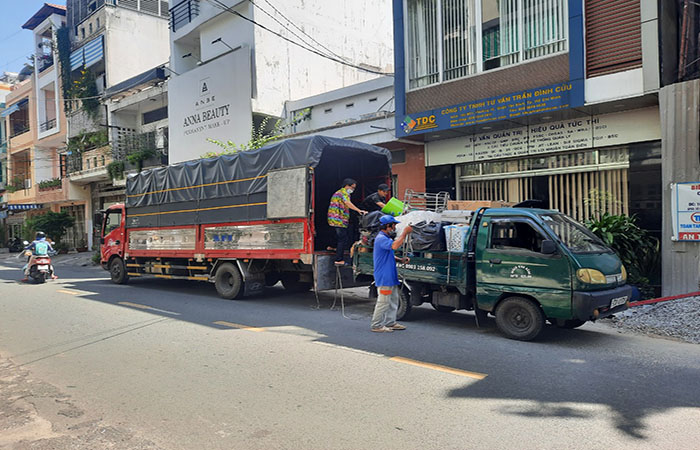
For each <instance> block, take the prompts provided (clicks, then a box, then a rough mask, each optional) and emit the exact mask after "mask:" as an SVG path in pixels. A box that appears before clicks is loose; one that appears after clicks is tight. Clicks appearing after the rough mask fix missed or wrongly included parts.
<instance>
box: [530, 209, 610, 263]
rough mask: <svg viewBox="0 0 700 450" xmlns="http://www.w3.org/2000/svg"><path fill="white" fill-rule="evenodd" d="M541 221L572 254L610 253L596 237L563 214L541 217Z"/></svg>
mask: <svg viewBox="0 0 700 450" xmlns="http://www.w3.org/2000/svg"><path fill="white" fill-rule="evenodd" d="M541 217H542V220H544V223H545V224H547V227H549V229H550V230H552V231H553V232H554V234H556V235H557V237H558V238H559V239H561V242H562V243H563V244H564V245H566V246H567V247H568V248H569V250H571V251H572V252H573V253H610V252H611V250H610V249H609V248H608V247H606V246H605V244H604V243H603V241H601V240H600V238H599V237H598V236H596V235H595V234H593V233H591V232H590V231H589V230H588V229H586V228H585V227H583V226H581V225H580V224H578V223H576V222H574V221H573V220H571V219H570V218H569V217H567V216H565V215H564V214H546V215H542V216H541Z"/></svg>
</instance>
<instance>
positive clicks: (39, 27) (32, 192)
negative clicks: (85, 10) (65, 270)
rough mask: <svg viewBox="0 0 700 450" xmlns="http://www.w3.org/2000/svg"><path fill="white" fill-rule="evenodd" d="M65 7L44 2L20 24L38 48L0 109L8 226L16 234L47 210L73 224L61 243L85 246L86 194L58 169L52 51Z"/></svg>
mask: <svg viewBox="0 0 700 450" xmlns="http://www.w3.org/2000/svg"><path fill="white" fill-rule="evenodd" d="M65 13H66V11H65V8H64V7H62V6H56V5H51V4H44V6H42V7H41V8H40V9H39V10H38V11H37V12H36V13H35V14H34V15H33V16H32V17H31V18H30V19H29V20H28V21H27V22H26V23H25V24H24V25H23V28H24V29H28V30H31V31H32V33H33V35H32V39H33V42H34V46H35V48H36V53H35V54H34V58H33V59H34V61H33V62H34V70H33V73H32V74H31V76H30V77H28V78H27V79H25V80H24V81H22V82H20V83H18V84H16V85H15V86H13V89H12V91H11V92H10V94H9V95H8V96H7V97H6V102H7V108H6V109H5V111H3V113H2V114H3V115H4V116H5V126H6V129H7V130H8V137H9V139H8V181H9V182H8V186H7V190H8V191H9V192H10V193H9V195H7V203H8V204H7V210H8V213H9V216H8V218H7V225H8V227H9V231H10V233H9V234H10V237H14V236H19V235H20V233H21V230H22V226H23V225H25V222H26V219H28V218H30V217H31V216H33V215H36V214H41V213H44V212H46V211H53V212H66V213H68V214H69V215H71V216H73V217H74V219H75V225H74V226H73V227H71V229H69V230H68V232H67V235H66V236H65V237H64V238H63V243H64V244H65V245H66V246H67V247H69V248H87V247H88V233H87V229H86V217H85V208H86V204H87V201H88V199H89V192H85V191H84V190H82V189H80V188H79V187H77V186H74V185H73V184H71V183H70V181H69V180H68V179H67V178H65V176H64V174H63V173H62V171H61V159H60V156H59V154H60V152H61V151H62V149H63V147H64V146H65V140H66V129H67V123H66V118H65V114H64V109H63V102H62V100H61V90H62V84H61V77H60V75H59V73H60V69H59V66H60V64H59V58H58V55H57V52H56V48H57V33H58V30H59V29H61V28H62V27H63V26H64V25H65Z"/></svg>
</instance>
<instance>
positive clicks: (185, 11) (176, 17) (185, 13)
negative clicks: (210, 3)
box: [169, 0, 199, 32]
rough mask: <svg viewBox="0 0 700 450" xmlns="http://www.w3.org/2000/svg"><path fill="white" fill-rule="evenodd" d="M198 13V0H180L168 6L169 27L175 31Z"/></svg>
mask: <svg viewBox="0 0 700 450" xmlns="http://www.w3.org/2000/svg"><path fill="white" fill-rule="evenodd" d="M198 15H199V0H182V1H181V2H180V3H178V4H176V5H175V6H173V7H172V8H170V19H169V22H170V29H171V30H172V31H173V32H175V31H177V30H178V29H179V28H182V27H184V26H185V25H187V24H188V23H190V22H192V19H194V18H195V17H197V16H198Z"/></svg>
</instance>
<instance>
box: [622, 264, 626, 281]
mask: <svg viewBox="0 0 700 450" xmlns="http://www.w3.org/2000/svg"><path fill="white" fill-rule="evenodd" d="M621 272H622V282H623V283H626V282H627V269H625V265H624V264H623V265H622V270H621Z"/></svg>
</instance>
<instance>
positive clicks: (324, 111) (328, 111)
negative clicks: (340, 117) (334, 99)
mask: <svg viewBox="0 0 700 450" xmlns="http://www.w3.org/2000/svg"><path fill="white" fill-rule="evenodd" d="M332 112H333V108H326V109H324V110H323V113H324V114H330V113H332Z"/></svg>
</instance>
